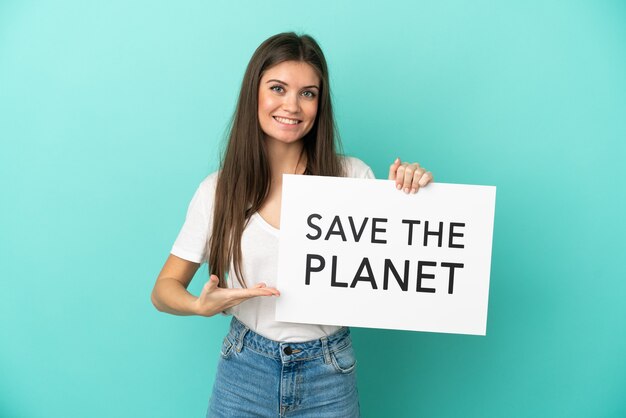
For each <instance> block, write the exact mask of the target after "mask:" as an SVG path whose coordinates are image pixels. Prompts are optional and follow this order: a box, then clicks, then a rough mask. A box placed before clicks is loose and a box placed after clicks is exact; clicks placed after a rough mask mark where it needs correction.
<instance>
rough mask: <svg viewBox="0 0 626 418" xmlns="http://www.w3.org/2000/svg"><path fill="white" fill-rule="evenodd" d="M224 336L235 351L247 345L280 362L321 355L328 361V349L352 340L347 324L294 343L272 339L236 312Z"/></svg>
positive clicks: (338, 349) (349, 342) (343, 346)
mask: <svg viewBox="0 0 626 418" xmlns="http://www.w3.org/2000/svg"><path fill="white" fill-rule="evenodd" d="M226 338H227V339H228V340H229V341H230V343H231V344H232V345H233V348H234V349H235V350H237V351H238V352H241V350H242V349H243V347H246V348H249V349H251V350H254V351H256V352H258V353H259V354H263V355H265V356H267V357H271V358H275V359H279V360H281V361H283V362H287V361H304V360H311V359H314V358H318V357H322V356H323V357H324V362H325V363H330V353H331V352H333V351H341V350H342V349H344V348H346V347H347V346H349V345H351V343H352V342H351V339H350V329H349V328H347V327H342V328H341V329H339V330H337V331H336V332H334V333H333V334H331V335H327V336H325V337H322V338H319V339H316V340H311V341H304V342H297V343H286V342H280V341H274V340H270V339H269V338H265V337H263V336H262V335H259V334H257V333H256V332H254V331H252V330H251V329H250V328H248V327H247V326H246V325H245V324H243V323H242V322H241V321H239V320H238V319H237V318H236V317H235V316H233V319H232V320H231V322H230V330H229V331H228V335H227V336H226Z"/></svg>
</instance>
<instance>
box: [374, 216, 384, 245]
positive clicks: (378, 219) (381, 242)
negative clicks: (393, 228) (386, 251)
mask: <svg viewBox="0 0 626 418" xmlns="http://www.w3.org/2000/svg"><path fill="white" fill-rule="evenodd" d="M378 222H387V218H372V244H386V243H387V240H386V239H376V233H377V232H383V233H384V232H387V230H386V229H385V228H376V224H377V223H378Z"/></svg>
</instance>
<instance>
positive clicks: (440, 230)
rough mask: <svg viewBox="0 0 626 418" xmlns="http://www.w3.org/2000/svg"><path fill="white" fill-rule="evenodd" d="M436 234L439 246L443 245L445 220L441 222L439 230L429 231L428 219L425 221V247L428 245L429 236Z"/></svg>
mask: <svg viewBox="0 0 626 418" xmlns="http://www.w3.org/2000/svg"><path fill="white" fill-rule="evenodd" d="M429 235H435V236H436V237H437V238H438V241H437V247H441V243H442V241H443V222H439V230H438V231H429V230H428V221H424V247H426V246H428V236H429Z"/></svg>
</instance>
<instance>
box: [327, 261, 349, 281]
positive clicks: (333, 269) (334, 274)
mask: <svg viewBox="0 0 626 418" xmlns="http://www.w3.org/2000/svg"><path fill="white" fill-rule="evenodd" d="M331 272H332V273H331V274H330V285H331V286H333V287H348V283H344V282H338V281H337V256H336V255H333V261H332V267H331Z"/></svg>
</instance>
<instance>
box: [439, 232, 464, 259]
mask: <svg viewBox="0 0 626 418" xmlns="http://www.w3.org/2000/svg"><path fill="white" fill-rule="evenodd" d="M456 226H459V227H464V226H465V223H463V222H450V237H449V238H448V248H465V245H463V244H454V243H453V242H452V240H453V239H454V237H462V236H463V233H462V232H456V233H455V232H454V227H456ZM442 266H443V264H442Z"/></svg>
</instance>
